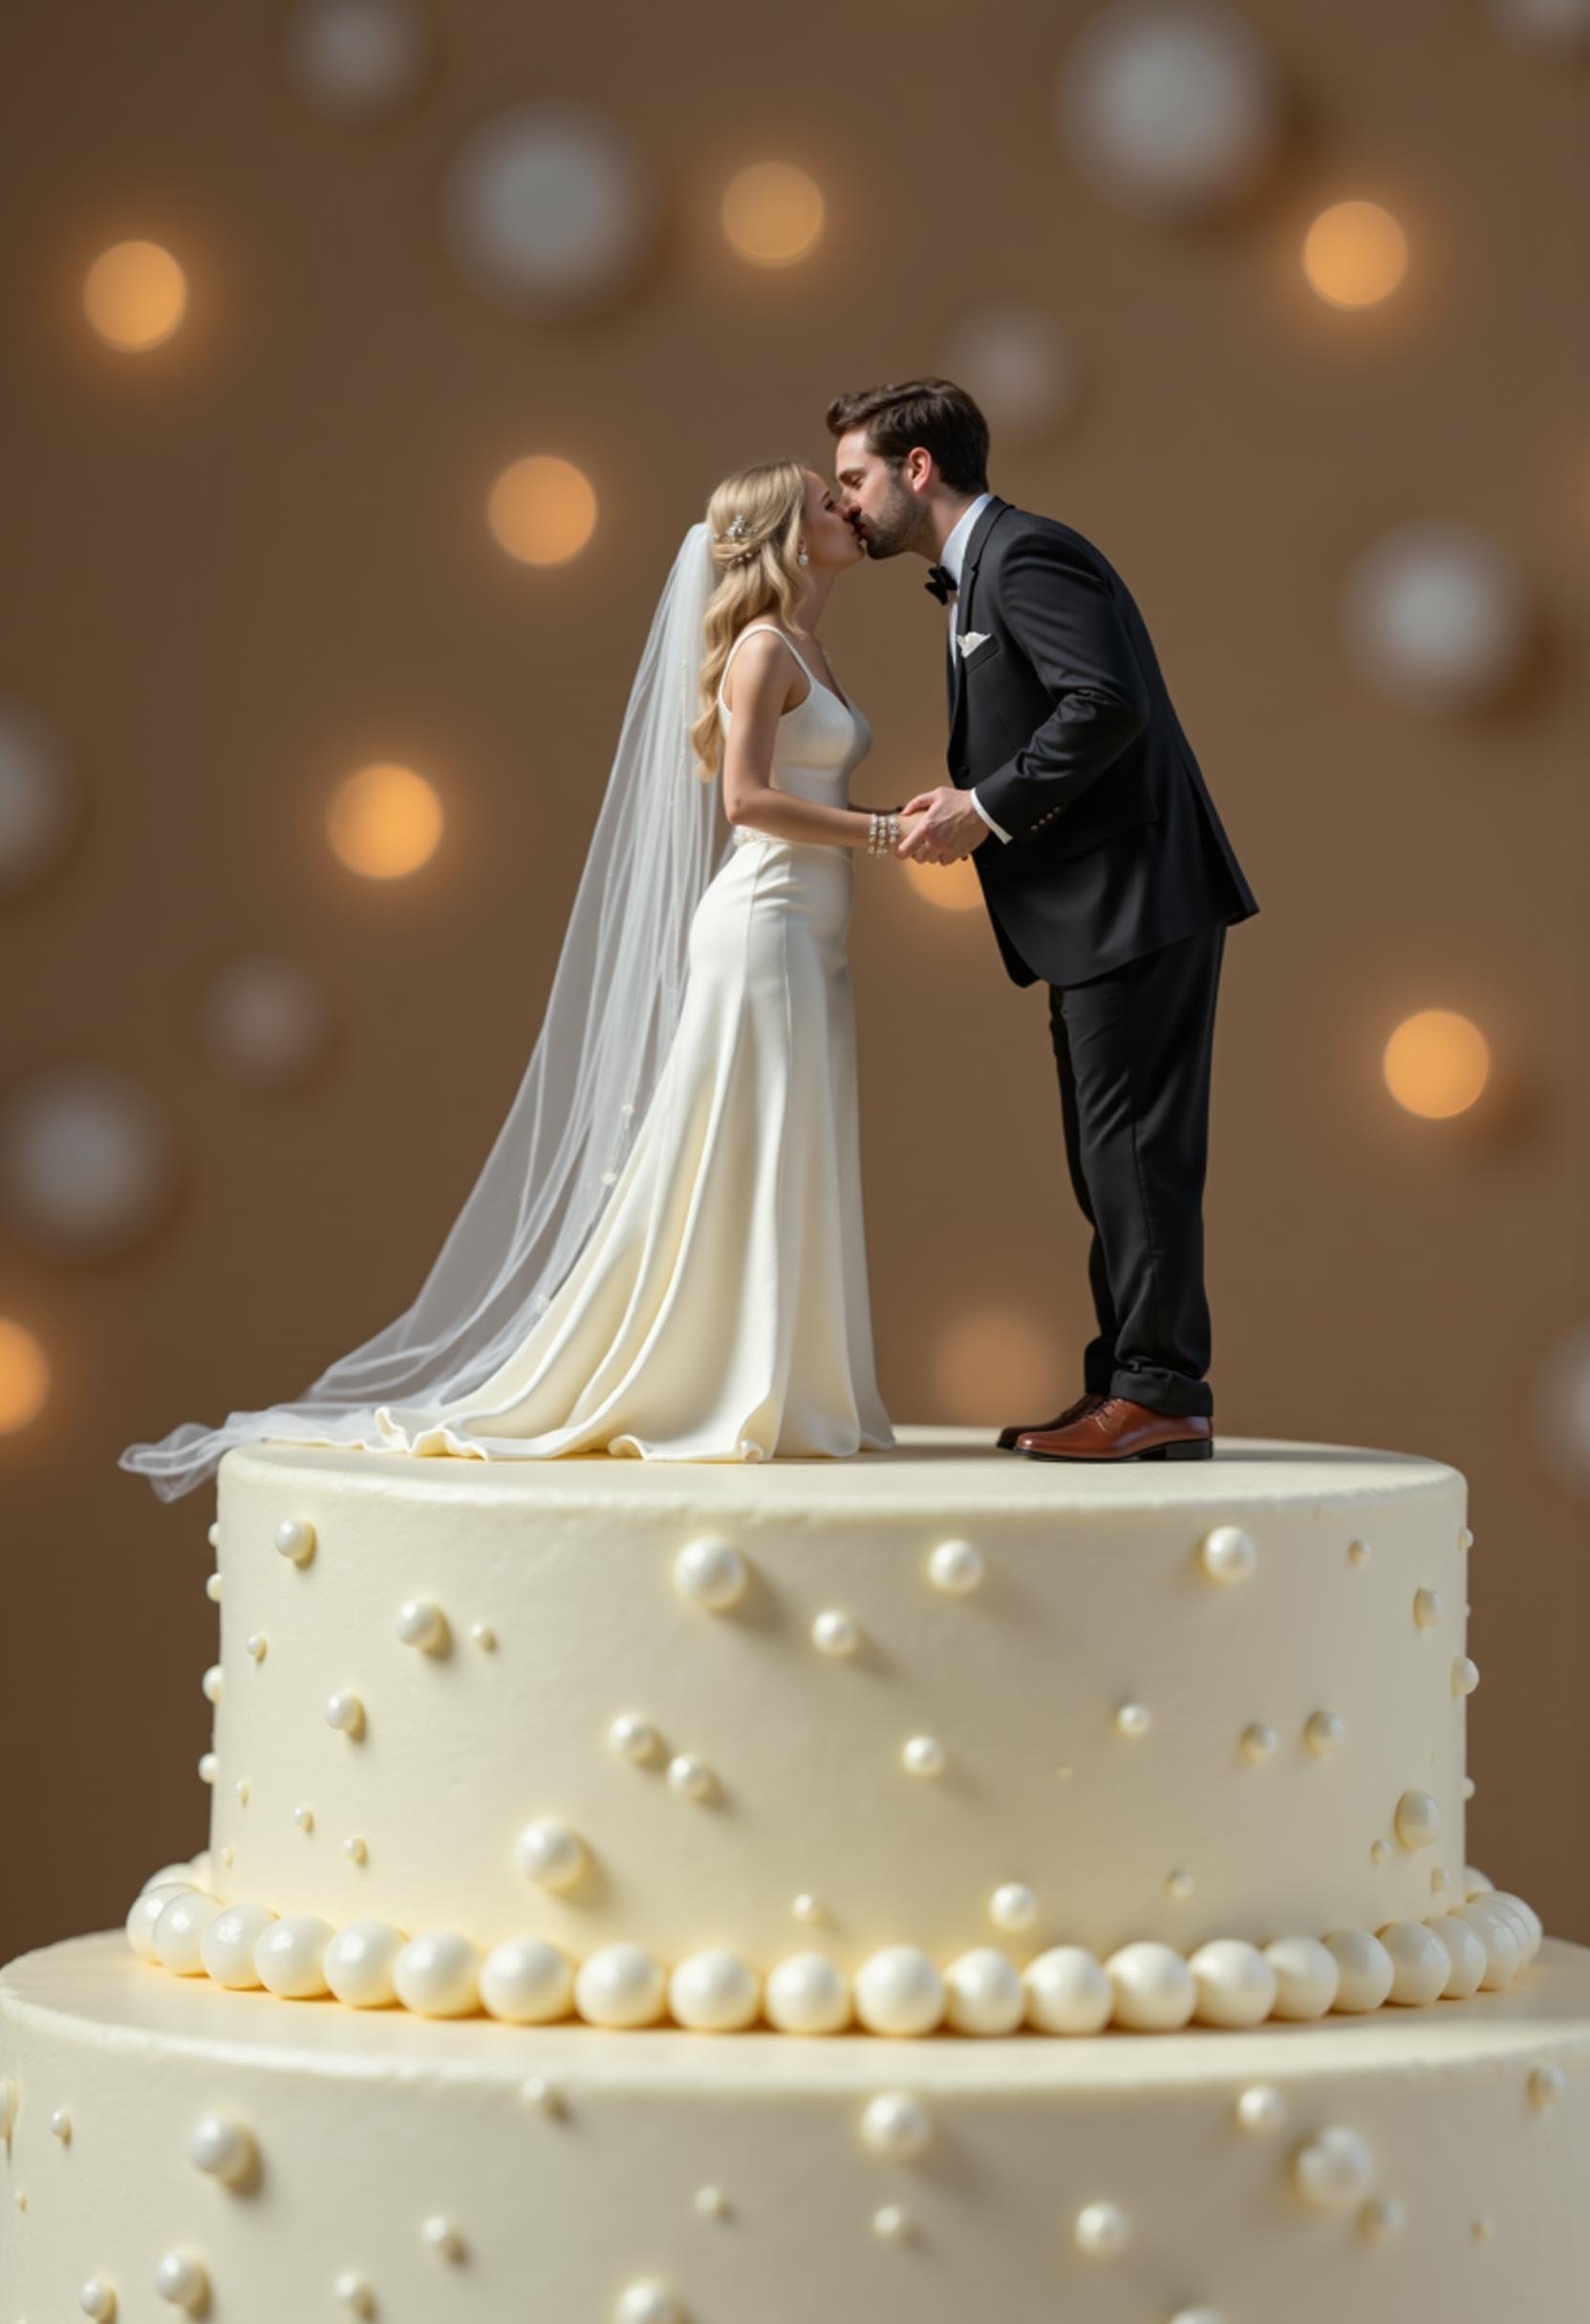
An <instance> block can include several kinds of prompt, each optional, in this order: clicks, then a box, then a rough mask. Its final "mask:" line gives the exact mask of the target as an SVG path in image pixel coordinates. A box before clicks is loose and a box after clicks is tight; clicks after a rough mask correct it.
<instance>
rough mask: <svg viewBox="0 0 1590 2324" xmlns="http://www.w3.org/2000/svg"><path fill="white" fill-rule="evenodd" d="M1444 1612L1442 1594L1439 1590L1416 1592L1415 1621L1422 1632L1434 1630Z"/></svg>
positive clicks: (1414, 1603) (1414, 1594)
mask: <svg viewBox="0 0 1590 2324" xmlns="http://www.w3.org/2000/svg"><path fill="white" fill-rule="evenodd" d="M1443 1611H1444V1608H1443V1606H1442V1603H1441V1593H1440V1591H1439V1590H1415V1591H1414V1593H1413V1620H1414V1624H1415V1626H1416V1627H1417V1628H1419V1629H1421V1630H1433V1629H1434V1627H1435V1625H1436V1624H1437V1623H1438V1622H1439V1621H1440V1619H1441V1616H1442V1613H1443Z"/></svg>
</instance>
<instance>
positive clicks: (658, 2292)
mask: <svg viewBox="0 0 1590 2324" xmlns="http://www.w3.org/2000/svg"><path fill="white" fill-rule="evenodd" d="M612 2317H613V2324H690V2318H689V2316H688V2314H687V2313H686V2311H685V2309H684V2307H683V2306H682V2304H681V2303H680V2302H679V2301H678V2300H677V2299H676V2297H675V2296H674V2293H673V2292H671V2291H670V2290H669V2288H668V2286H667V2285H666V2284H664V2283H660V2282H659V2281H658V2280H657V2278H656V2277H655V2276H652V2275H647V2276H640V2277H638V2278H637V2279H636V2281H635V2282H634V2283H633V2284H627V2285H626V2286H625V2287H624V2290H623V2291H622V2292H620V2293H619V2295H618V2305H617V2307H616V2308H615V2309H614V2310H613V2312H612Z"/></svg>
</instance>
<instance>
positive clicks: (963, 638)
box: [956, 630, 993, 661]
mask: <svg viewBox="0 0 1590 2324" xmlns="http://www.w3.org/2000/svg"><path fill="white" fill-rule="evenodd" d="M992 635H993V632H992V631H991V630H962V632H961V634H960V635H959V636H958V637H957V638H956V645H957V646H958V647H959V648H960V658H961V660H962V661H964V660H965V659H966V656H968V654H975V653H976V652H977V650H978V646H985V645H986V644H987V643H988V640H989V638H990V637H991V636H992Z"/></svg>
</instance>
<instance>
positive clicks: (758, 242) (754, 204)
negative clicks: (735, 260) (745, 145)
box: [723, 161, 823, 267]
mask: <svg viewBox="0 0 1590 2324" xmlns="http://www.w3.org/2000/svg"><path fill="white" fill-rule="evenodd" d="M723 231H724V233H725V234H726V235H727V236H728V238H729V240H730V242H731V243H732V244H733V246H734V247H735V248H736V249H737V250H738V251H739V252H740V255H741V258H749V259H750V260H752V262H753V263H754V264H755V265H757V266H759V267H789V266H793V265H794V264H795V262H796V260H797V259H801V258H805V257H806V254H807V252H808V251H810V250H813V249H815V248H816V247H817V242H818V238H819V237H820V235H821V234H822V231H823V195H822V191H821V189H820V187H819V186H818V185H817V183H816V182H815V180H814V179H811V178H808V177H807V175H806V171H805V170H804V169H797V168H796V167H795V166H794V164H793V163H792V162H789V161H754V162H753V163H752V164H751V166H750V168H749V169H742V170H741V173H740V175H739V177H738V178H734V179H732V180H731V181H730V183H729V186H728V189H727V191H726V192H725V194H724V196H723Z"/></svg>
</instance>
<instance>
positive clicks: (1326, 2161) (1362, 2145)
mask: <svg viewBox="0 0 1590 2324" xmlns="http://www.w3.org/2000/svg"><path fill="white" fill-rule="evenodd" d="M1374 2175H1375V2159H1374V2156H1373V2154H1372V2153H1371V2151H1370V2147H1369V2142H1368V2141H1367V2140H1366V2139H1364V2138H1363V2137H1362V2136H1361V2135H1360V2134H1359V2132H1357V2131H1356V2130H1349V2129H1347V2128H1346V2127H1345V2125H1344V2124H1343V2123H1340V2122H1329V2123H1327V2124H1326V2125H1325V2126H1324V2128H1323V2129H1321V2130H1317V2131H1316V2132H1315V2133H1314V2136H1313V2137H1312V2138H1311V2139H1309V2140H1308V2141H1307V2142H1306V2143H1305V2144H1304V2145H1302V2146H1300V2147H1299V2149H1298V2151H1297V2153H1296V2154H1295V2155H1294V2156H1293V2158H1292V2184H1293V2185H1294V2186H1295V2187H1296V2188H1297V2190H1298V2193H1299V2194H1300V2196H1301V2197H1302V2199H1303V2201H1304V2203H1306V2204H1307V2205H1309V2206H1310V2207H1311V2208H1312V2209H1314V2210H1316V2211H1339V2210H1341V2209H1343V2207H1344V2206H1346V2205H1347V2204H1349V2203H1362V2202H1363V2200H1364V2196H1365V2195H1366V2194H1367V2193H1368V2192H1369V2187H1370V2184H1371V2183H1372V2182H1373V2179H1374Z"/></svg>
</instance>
